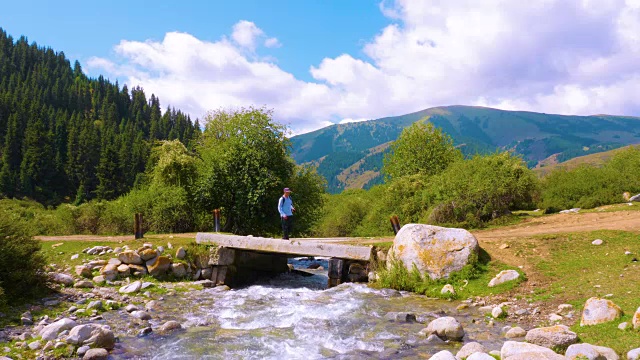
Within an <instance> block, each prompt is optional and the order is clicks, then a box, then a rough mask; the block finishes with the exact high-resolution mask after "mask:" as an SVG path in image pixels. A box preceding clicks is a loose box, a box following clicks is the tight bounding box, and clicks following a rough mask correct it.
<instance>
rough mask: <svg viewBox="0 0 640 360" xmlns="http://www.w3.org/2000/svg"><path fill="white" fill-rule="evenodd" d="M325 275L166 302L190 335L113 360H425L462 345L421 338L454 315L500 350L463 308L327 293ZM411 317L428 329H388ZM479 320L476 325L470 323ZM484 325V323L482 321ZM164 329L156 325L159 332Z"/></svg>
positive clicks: (387, 294)
mask: <svg viewBox="0 0 640 360" xmlns="http://www.w3.org/2000/svg"><path fill="white" fill-rule="evenodd" d="M326 282H327V278H326V271H325V272H324V273H323V272H322V271H316V274H314V275H313V276H309V277H304V276H300V275H297V274H283V275H281V276H279V277H277V278H275V279H272V280H269V281H266V282H263V283H261V284H256V285H252V286H248V287H245V288H241V289H234V290H230V291H219V290H217V289H205V290H201V291H192V292H189V293H186V294H180V295H177V296H173V297H169V298H167V299H166V300H165V301H163V302H162V306H163V310H162V312H163V315H164V316H163V321H166V320H167V319H175V320H177V321H179V322H180V323H181V324H182V325H183V327H185V328H186V330H182V331H178V332H175V333H173V334H171V335H168V336H160V335H157V334H152V335H149V336H146V337H135V336H130V337H123V338H121V339H120V341H121V344H120V345H119V351H115V352H113V353H112V357H113V358H114V359H158V360H160V359H162V360H164V359H303V360H312V359H413V358H416V359H424V358H428V357H429V354H433V353H435V352H437V351H439V350H442V349H449V350H452V351H454V353H455V351H457V349H458V348H459V347H460V346H461V343H449V344H448V343H441V344H430V343H427V341H426V338H425V337H424V336H420V335H418V332H419V331H420V330H421V329H422V328H424V327H426V323H428V322H429V321H430V320H431V319H432V318H433V317H434V316H443V315H445V314H446V315H451V316H454V317H456V318H457V319H458V320H459V321H460V322H461V323H462V325H463V326H464V328H465V332H466V335H465V339H464V341H465V342H468V341H478V342H480V343H482V344H484V345H485V346H487V347H488V348H489V349H494V348H495V349H499V345H498V344H499V343H500V341H499V340H500V338H501V337H500V334H499V331H500V330H499V329H497V328H495V327H489V326H487V325H486V323H485V321H484V320H482V316H480V315H479V314H477V313H475V312H474V310H473V309H472V310H463V311H462V312H460V311H457V310H455V307H456V306H457V305H458V304H459V302H457V301H456V302H447V301H440V300H432V299H427V298H425V297H423V296H417V295H413V294H408V293H401V292H398V291H394V290H388V289H382V290H377V289H372V288H369V287H368V286H367V285H366V284H342V285H340V286H337V287H335V288H332V289H327V290H324V287H325V286H326ZM391 311H395V312H401V311H406V312H412V313H415V314H416V315H417V316H418V320H420V319H421V318H422V319H424V320H423V321H424V322H425V323H422V324H421V323H406V322H395V321H389V320H386V319H385V318H384V315H385V314H386V313H388V312H391ZM473 319H475V320H476V321H473ZM478 320H480V321H478ZM160 323H161V322H158V323H154V327H155V326H158V325H159V324H160Z"/></svg>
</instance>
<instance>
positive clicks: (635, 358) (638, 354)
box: [627, 348, 640, 360]
mask: <svg viewBox="0 0 640 360" xmlns="http://www.w3.org/2000/svg"><path fill="white" fill-rule="evenodd" d="M627 359H628V360H640V348H637V349H633V350H630V351H629V352H628V353H627Z"/></svg>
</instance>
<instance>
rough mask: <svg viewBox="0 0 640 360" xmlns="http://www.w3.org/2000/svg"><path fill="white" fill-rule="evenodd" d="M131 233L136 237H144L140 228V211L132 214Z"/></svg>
mask: <svg viewBox="0 0 640 360" xmlns="http://www.w3.org/2000/svg"><path fill="white" fill-rule="evenodd" d="M133 233H134V237H135V238H136V239H142V238H143V237H144V231H143V230H142V214H141V213H135V214H134V216H133Z"/></svg>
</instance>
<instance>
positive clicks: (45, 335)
mask: <svg viewBox="0 0 640 360" xmlns="http://www.w3.org/2000/svg"><path fill="white" fill-rule="evenodd" d="M76 325H77V324H76V322H75V321H73V320H71V319H68V318H63V319H60V320H58V321H56V322H54V323H51V324H49V325H47V326H45V327H44V328H43V329H42V330H40V336H41V337H42V340H54V339H55V338H56V337H57V336H58V334H59V333H61V332H62V331H64V330H71V329H73V327H74V326H76Z"/></svg>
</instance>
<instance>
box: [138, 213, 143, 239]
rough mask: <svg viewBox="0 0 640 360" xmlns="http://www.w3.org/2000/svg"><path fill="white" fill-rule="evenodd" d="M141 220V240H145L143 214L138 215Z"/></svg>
mask: <svg viewBox="0 0 640 360" xmlns="http://www.w3.org/2000/svg"><path fill="white" fill-rule="evenodd" d="M138 217H139V218H140V239H142V238H144V218H143V217H142V213H139V214H138Z"/></svg>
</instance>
